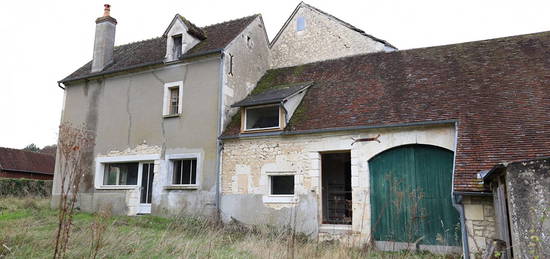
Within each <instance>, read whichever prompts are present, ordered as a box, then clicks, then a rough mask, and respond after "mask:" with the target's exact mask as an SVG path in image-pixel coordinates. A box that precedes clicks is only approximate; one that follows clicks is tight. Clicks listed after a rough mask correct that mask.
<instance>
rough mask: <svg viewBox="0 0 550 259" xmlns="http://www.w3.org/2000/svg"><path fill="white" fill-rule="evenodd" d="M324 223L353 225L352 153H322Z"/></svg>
mask: <svg viewBox="0 0 550 259" xmlns="http://www.w3.org/2000/svg"><path fill="white" fill-rule="evenodd" d="M321 168H322V169H321V175H322V176H321V183H322V186H323V188H322V206H323V210H322V211H323V212H322V213H323V224H344V225H351V218H352V200H351V197H352V195H351V194H352V193H351V153H350V152H349V151H344V152H337V153H336V152H335V153H324V154H321Z"/></svg>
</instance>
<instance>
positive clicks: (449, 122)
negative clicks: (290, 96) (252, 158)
mask: <svg viewBox="0 0 550 259" xmlns="http://www.w3.org/2000/svg"><path fill="white" fill-rule="evenodd" d="M451 123H454V124H456V123H457V120H440V121H422V122H411V123H398V124H389V125H372V126H353V127H340V128H325V129H312V130H296V131H279V132H260V133H248V134H240V135H230V136H221V137H220V139H222V140H224V139H238V138H246V137H265V136H286V135H289V136H290V135H301V134H314V133H327V132H338V131H352V130H366V129H383V128H397V127H413V126H427V125H437V124H451ZM455 142H456V140H455Z"/></svg>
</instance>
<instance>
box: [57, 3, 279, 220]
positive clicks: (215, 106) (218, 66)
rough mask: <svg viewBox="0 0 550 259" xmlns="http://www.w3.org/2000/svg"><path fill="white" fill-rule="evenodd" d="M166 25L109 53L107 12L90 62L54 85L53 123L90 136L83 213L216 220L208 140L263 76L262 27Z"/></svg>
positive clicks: (249, 23) (212, 149)
mask: <svg viewBox="0 0 550 259" xmlns="http://www.w3.org/2000/svg"><path fill="white" fill-rule="evenodd" d="M167 22H170V23H169V26H168V27H167V29H166V30H165V32H164V33H163V35H162V36H160V37H157V38H153V39H149V40H144V41H139V42H134V43H129V44H125V45H121V46H116V47H115V46H114V38H115V30H116V24H117V21H116V19H114V18H113V17H111V16H110V6H109V5H106V6H105V13H104V15H103V16H102V17H100V18H98V19H97V20H96V34H95V42H94V52H93V54H94V55H93V60H92V61H90V62H88V63H87V64H85V65H84V66H82V67H81V68H79V69H77V70H76V71H75V72H74V73H72V74H70V75H69V76H67V77H66V78H64V79H62V80H61V81H60V82H59V83H60V87H62V88H63V89H64V94H65V96H64V105H63V111H62V122H67V123H71V124H72V125H80V124H82V123H84V124H85V125H86V127H87V128H88V129H89V130H90V131H92V132H94V133H95V144H94V146H93V150H91V151H90V152H89V153H88V156H89V160H90V164H88V165H86V166H89V167H91V174H90V175H86V176H85V177H84V180H83V182H82V186H81V193H80V196H79V206H80V208H81V209H82V210H84V211H96V210H98V209H99V208H100V207H102V206H110V207H112V210H113V213H115V214H124V215H136V214H142V213H153V214H156V215H175V214H179V213H187V214H197V215H204V216H215V215H216V204H217V200H216V197H217V192H218V191H217V190H218V185H219V182H218V177H217V175H218V173H217V171H218V166H219V164H218V163H217V161H218V156H219V149H218V141H217V137H218V136H219V135H220V134H221V132H222V129H223V128H224V125H225V124H227V121H228V118H229V117H230V114H229V111H230V109H229V105H231V104H232V103H233V102H235V101H236V100H240V99H242V98H244V97H245V96H246V95H247V94H248V93H249V92H250V91H251V90H252V88H253V87H254V85H255V83H256V82H257V81H258V79H259V78H260V77H261V76H262V75H263V74H264V72H265V70H266V69H267V68H268V53H269V51H268V44H269V42H268V39H267V34H266V32H265V26H264V23H263V21H262V17H261V15H252V16H248V17H243V18H240V19H235V20H232V21H227V22H222V23H218V24H214V25H210V26H205V27H200V28H199V27H197V26H195V25H194V24H193V23H191V22H190V21H188V20H187V19H186V18H185V17H183V16H181V15H179V14H177V15H175V16H174V18H173V19H172V20H171V21H170V20H167ZM249 60H255V62H249ZM58 162H59V161H58ZM58 164H59V163H58ZM56 170H59V167H58V168H57V169H56ZM55 181H56V183H55V184H54V189H53V201H52V204H54V205H55V204H57V203H56V201H55V200H56V199H58V197H59V193H60V190H59V188H60V184H59V179H58V178H55Z"/></svg>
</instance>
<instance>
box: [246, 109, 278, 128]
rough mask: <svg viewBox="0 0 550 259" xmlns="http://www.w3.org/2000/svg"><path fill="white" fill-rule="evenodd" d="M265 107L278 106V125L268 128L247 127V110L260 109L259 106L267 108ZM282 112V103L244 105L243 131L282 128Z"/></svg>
mask: <svg viewBox="0 0 550 259" xmlns="http://www.w3.org/2000/svg"><path fill="white" fill-rule="evenodd" d="M265 107H277V108H278V110H277V112H278V114H279V119H278V120H277V126H276V127H266V128H250V129H249V128H247V127H246V125H247V123H246V119H247V117H248V115H247V112H248V110H249V109H251V110H253V109H258V108H265ZM282 116H283V115H282V113H281V105H280V104H266V105H258V106H249V107H244V112H243V119H242V120H243V125H242V129H243V131H247V132H248V131H262V130H280V129H282V125H281V117H282Z"/></svg>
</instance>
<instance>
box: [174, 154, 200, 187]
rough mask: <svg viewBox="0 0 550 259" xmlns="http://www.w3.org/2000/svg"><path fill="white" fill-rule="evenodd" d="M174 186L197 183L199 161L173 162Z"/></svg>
mask: <svg viewBox="0 0 550 259" xmlns="http://www.w3.org/2000/svg"><path fill="white" fill-rule="evenodd" d="M172 165H173V166H174V168H173V169H174V170H173V173H174V175H173V177H172V179H173V181H172V183H173V184H196V183H197V159H181V160H173V164H172Z"/></svg>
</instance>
